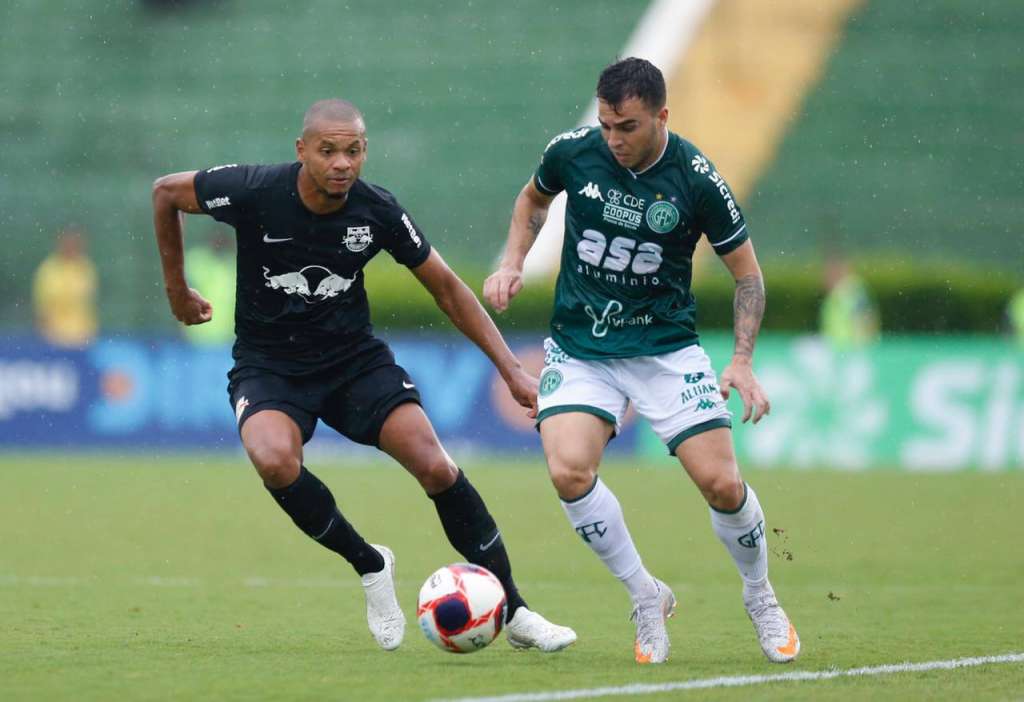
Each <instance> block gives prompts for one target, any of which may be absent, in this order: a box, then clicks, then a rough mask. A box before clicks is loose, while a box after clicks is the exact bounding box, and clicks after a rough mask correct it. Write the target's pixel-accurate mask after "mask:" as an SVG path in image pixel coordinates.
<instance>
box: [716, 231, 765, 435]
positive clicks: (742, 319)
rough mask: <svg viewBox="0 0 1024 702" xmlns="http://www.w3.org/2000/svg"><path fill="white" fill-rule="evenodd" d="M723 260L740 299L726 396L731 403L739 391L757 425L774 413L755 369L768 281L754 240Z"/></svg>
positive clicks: (723, 386)
mask: <svg viewBox="0 0 1024 702" xmlns="http://www.w3.org/2000/svg"><path fill="white" fill-rule="evenodd" d="M722 261H723V262H724V263H725V265H726V267H728V269H729V272H730V273H732V277H733V279H734V280H735V281H736V296H735V298H734V300H733V315H734V317H735V319H734V321H733V328H734V329H735V333H736V346H735V348H734V351H733V356H732V361H731V362H730V363H729V365H728V366H727V367H726V369H725V370H724V371H722V378H721V390H722V397H723V398H724V399H726V400H728V399H729V395H730V392H731V389H732V388H735V389H736V391H737V392H739V394H740V399H742V400H743V421H744V422H746V421H747V420H748V419H750V418H751V417H753V419H754V423H755V424H757V422H758V421H760V419H761V417H763V416H764V415H766V414H768V412H769V411H771V404H770V403H769V402H768V396H767V395H766V394H765V392H764V389H763V388H762V387H761V383H759V382H758V380H757V376H755V375H754V369H753V357H754V342H755V341H756V340H757V333H758V331H760V329H761V318H762V317H764V303H765V296H764V278H763V277H762V275H761V267H760V266H759V265H758V263H757V256H755V255H754V246H753V244H751V243H750V241H745V242H744V243H743V244H741V245H740V246H738V247H737V248H736V249H735V250H733V251H730V252H729V253H727V254H725V255H724V256H722Z"/></svg>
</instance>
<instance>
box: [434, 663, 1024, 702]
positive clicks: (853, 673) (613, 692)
mask: <svg viewBox="0 0 1024 702" xmlns="http://www.w3.org/2000/svg"><path fill="white" fill-rule="evenodd" d="M996 663H1024V653H1007V654H1005V655H1000V656H979V657H976V658H955V659H953V660H948V661H928V662H926V663H894V664H890V665H876V666H869V667H865V668H848V669H846V670H821V671H800V672H792V673H775V674H773V675H732V676H727V677H720V678H703V679H699V680H686V681H682V682H670V683H636V684H633V685H622V686H620V687H592V688H589V689H578V690H559V691H552V692H517V693H512V694H509V695H498V696H495V697H459V698H455V699H445V700H436V701H435V702H549V700H579V699H585V698H594V697H629V696H634V695H653V694H655V693H658V692H674V691H676V690H707V689H710V688H716V687H741V686H744V685H764V684H766V683H777V682H804V681H814V680H832V679H834V678H855V677H862V676H871V675H892V674H894V673H920V672H927V671H929V670H955V669H957V668H970V667H973V666H978V665H992V664H996Z"/></svg>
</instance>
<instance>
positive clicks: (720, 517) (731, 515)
mask: <svg viewBox="0 0 1024 702" xmlns="http://www.w3.org/2000/svg"><path fill="white" fill-rule="evenodd" d="M743 487H744V491H745V492H744V496H743V502H742V503H741V504H740V506H739V507H738V508H736V509H735V510H733V511H731V512H722V511H719V510H717V509H715V508H714V507H710V506H709V508H708V509H709V510H710V511H711V527H712V528H713V529H714V530H715V534H717V535H718V539H719V540H720V541H721V542H722V544H724V545H725V548H726V549H727V550H728V551H729V555H731V556H732V560H733V561H734V562H735V563H736V568H737V569H738V570H739V572H740V576H741V577H742V578H743V583H744V585H745V586H747V587H761V586H763V585H764V584H765V583H767V581H768V543H767V540H766V538H765V533H764V512H763V511H762V510H761V503H760V502H758V500H757V493H755V492H754V488H752V487H750V486H749V485H747V484H746V483H744V485H743Z"/></svg>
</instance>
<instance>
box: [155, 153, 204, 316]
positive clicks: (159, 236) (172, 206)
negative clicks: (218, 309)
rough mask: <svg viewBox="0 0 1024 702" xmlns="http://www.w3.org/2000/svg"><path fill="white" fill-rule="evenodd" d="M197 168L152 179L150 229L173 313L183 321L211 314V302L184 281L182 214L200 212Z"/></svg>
mask: <svg viewBox="0 0 1024 702" xmlns="http://www.w3.org/2000/svg"><path fill="white" fill-rule="evenodd" d="M195 177H196V171H185V172H183V173H172V174H170V175H165V176H163V177H162V178H158V179H157V180H156V181H155V182H154V183H153V230H154V231H155V232H156V245H157V249H158V250H159V251H160V265H161V266H162V267H163V273H164V289H165V290H166V291H167V301H168V302H169V303H170V305H171V312H173V313H174V317H175V318H176V319H177V320H178V321H179V322H182V323H184V324H202V323H203V322H209V321H210V320H211V319H212V318H213V306H212V305H211V304H210V303H209V302H207V301H206V300H205V299H203V296H202V295H200V294H199V293H198V292H197V291H196V290H193V289H192V288H190V287H189V286H188V283H186V282H185V250H184V249H185V247H184V242H183V236H182V235H183V230H182V224H183V222H182V220H183V219H184V217H183V215H184V214H185V213H188V214H201V213H202V209H200V207H199V200H198V199H197V198H196V189H195V185H194V181H195Z"/></svg>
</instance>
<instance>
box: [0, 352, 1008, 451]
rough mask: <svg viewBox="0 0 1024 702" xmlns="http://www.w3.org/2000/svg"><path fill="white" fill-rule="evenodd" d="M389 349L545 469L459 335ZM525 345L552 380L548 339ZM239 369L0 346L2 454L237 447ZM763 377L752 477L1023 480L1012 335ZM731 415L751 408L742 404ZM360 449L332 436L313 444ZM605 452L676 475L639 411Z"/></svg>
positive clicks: (137, 355) (766, 356) (454, 418)
mask: <svg viewBox="0 0 1024 702" xmlns="http://www.w3.org/2000/svg"><path fill="white" fill-rule="evenodd" d="M388 341H389V342H390V343H391V346H392V348H393V349H394V351H395V356H396V357H397V359H398V362H399V363H401V364H402V365H403V366H404V367H405V368H406V370H408V371H409V374H410V376H411V377H412V379H413V380H414V382H415V383H416V385H417V386H418V387H419V390H420V393H421V395H422V397H423V403H424V408H425V409H426V411H427V414H428V415H429V416H430V418H431V420H432V422H433V423H434V427H435V428H436V430H437V433H438V435H439V436H440V437H441V439H442V441H444V443H445V444H446V446H447V447H448V448H449V449H450V450H452V451H453V452H462V451H464V450H481V451H495V452H530V453H531V454H532V455H535V456H537V457H538V459H539V458H540V442H539V440H538V437H537V433H536V430H535V429H534V428H533V422H532V420H530V419H529V418H527V417H526V414H525V410H524V409H523V408H521V407H519V406H518V405H517V404H516V403H515V402H514V401H513V400H512V397H511V395H509V393H508V390H507V389H506V387H505V385H504V383H503V382H502V380H501V378H500V377H499V376H498V375H497V373H496V372H495V370H494V367H493V366H492V365H491V364H490V362H489V361H488V360H487V358H486V357H485V356H484V355H483V354H482V353H481V352H480V351H479V350H478V349H477V348H476V347H475V346H473V345H472V344H471V343H469V342H468V341H466V340H464V339H462V338H461V337H455V336H450V337H446V336H438V337H435V338H425V337H423V336H421V335H416V336H398V337H394V338H389V339H388ZM512 345H513V350H514V351H515V352H516V354H517V355H518V356H519V357H520V359H522V361H523V364H524V366H525V367H526V368H527V370H529V371H531V372H533V373H535V374H539V371H540V370H541V367H542V365H543V351H542V349H541V340H540V338H531V339H525V340H524V339H519V340H516V339H513V344H512ZM703 345H704V347H705V349H706V350H707V352H708V354H709V355H710V357H711V359H712V362H713V364H714V367H715V369H716V370H717V371H718V372H719V373H720V372H721V370H722V368H723V367H724V365H725V363H727V362H728V359H729V357H730V354H731V346H732V339H731V337H730V336H728V335H723V334H717V335H707V336H705V337H704V339H703ZM230 366H231V354H230V350H229V349H228V348H226V347H224V348H202V347H196V346H191V345H189V344H187V343H184V342H181V341H172V340H161V339H141V338H134V337H133V338H107V339H104V340H102V341H100V342H98V343H96V344H94V345H93V346H91V347H89V348H88V349H84V350H81V351H68V350H58V349H55V348H53V347H51V346H48V345H46V344H45V343H43V342H41V341H38V340H35V339H20V340H19V339H15V340H6V341H0V448H8V449H9V448H16V447H26V448H27V447H40V448H58V449H59V448H79V447H125V448H127V447H143V448H146V447H165V448H168V449H171V448H200V449H217V448H222V449H234V450H237V448H238V446H239V441H238V438H237V433H236V428H235V417H234V412H233V410H232V408H231V407H230V406H229V403H228V397H227V392H226V385H227V380H226V373H227V371H228V369H229V368H230ZM755 367H756V371H757V373H758V376H759V377H760V380H761V382H762V384H763V386H764V388H765V390H766V392H767V393H768V397H769V398H770V399H771V401H772V412H771V415H770V416H769V417H766V418H765V419H764V420H763V421H762V422H761V423H760V424H758V425H757V426H752V425H750V424H747V425H742V426H741V425H738V422H734V431H733V436H734V439H735V445H736V452H737V456H738V457H739V460H740V462H741V464H742V465H761V466H787V467H792V468H817V467H823V466H828V467H833V468H842V469H846V470H863V469H868V468H903V469H907V470H964V469H977V470H1006V469H1020V468H1024V351H1022V350H1021V349H1019V348H1017V347H1014V346H1013V345H1012V344H1010V343H1008V342H1007V340H1005V339H1000V338H998V337H978V338H960V339H958V338H939V337H903V338H891V339H884V340H883V341H882V342H880V343H878V344H875V345H874V346H872V347H869V348H865V349H862V350H859V351H853V352H840V351H836V350H834V349H832V348H830V347H829V346H828V345H827V344H825V343H824V342H823V341H822V340H821V339H818V338H815V337H811V336H788V335H770V334H769V335H764V338H762V339H760V340H759V342H758V349H757V357H756V362H755ZM729 408H730V409H731V410H732V412H733V414H734V417H735V416H738V415H739V414H740V413H741V412H742V404H741V403H740V400H739V398H738V397H737V396H736V395H735V394H734V396H733V398H732V399H731V400H730V401H729ZM352 446H353V445H352V444H350V443H349V442H347V441H346V440H344V439H341V438H339V437H338V436H337V434H335V433H334V431H333V430H331V429H330V428H328V427H325V426H322V425H321V426H320V427H318V429H317V433H316V436H315V437H314V439H313V443H312V444H311V448H313V449H314V450H315V449H317V448H318V447H323V448H329V449H331V450H341V451H347V450H351V449H352ZM608 450H609V452H612V453H623V452H625V453H632V454H637V455H640V456H644V457H645V460H658V461H664V462H665V464H666V465H670V464H671V465H677V464H675V462H674V461H671V460H670V459H669V458H668V456H667V454H666V452H665V448H664V445H663V444H662V443H661V442H660V441H659V440H658V439H657V438H656V437H655V436H654V434H653V432H652V431H651V430H650V428H649V427H648V425H647V423H646V422H638V421H636V417H635V415H634V414H633V413H632V412H630V413H629V414H628V415H627V419H626V422H625V425H624V430H623V432H622V434H621V435H620V436H619V437H617V438H616V439H615V440H614V441H612V442H611V443H610V444H609V447H608Z"/></svg>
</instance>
